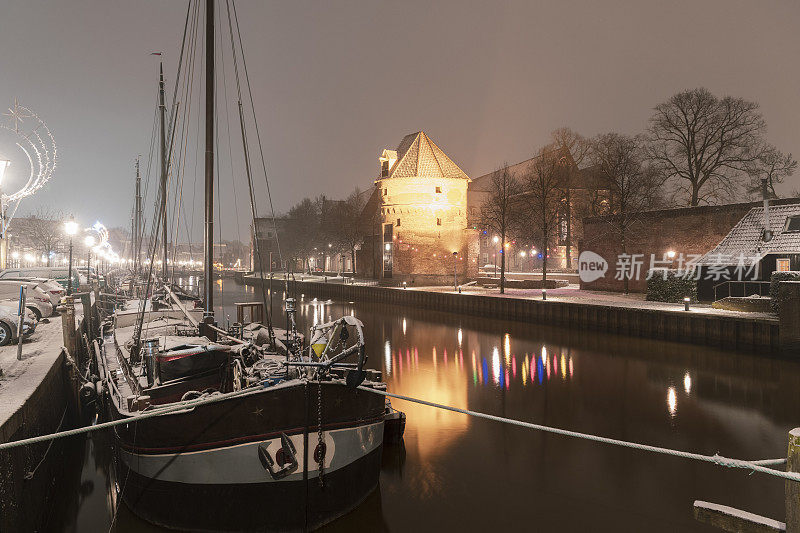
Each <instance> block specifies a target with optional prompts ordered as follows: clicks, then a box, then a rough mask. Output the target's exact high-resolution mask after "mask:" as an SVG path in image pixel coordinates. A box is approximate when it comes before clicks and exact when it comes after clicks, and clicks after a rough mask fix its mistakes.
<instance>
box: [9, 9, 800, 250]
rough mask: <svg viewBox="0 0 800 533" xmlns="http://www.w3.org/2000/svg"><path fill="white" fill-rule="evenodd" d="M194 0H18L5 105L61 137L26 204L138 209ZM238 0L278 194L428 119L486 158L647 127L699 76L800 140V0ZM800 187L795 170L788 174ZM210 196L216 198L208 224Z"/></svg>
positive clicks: (290, 193) (773, 136)
mask: <svg viewBox="0 0 800 533" xmlns="http://www.w3.org/2000/svg"><path fill="white" fill-rule="evenodd" d="M186 5H187V2H186V1H185V0H158V1H156V0H126V1H121V0H118V1H108V0H70V1H61V0H50V1H41V0H4V1H3V8H2V17H0V51H2V53H0V81H1V82H0V109H5V107H7V106H8V105H10V104H11V103H12V102H13V98H14V97H15V96H16V97H18V98H19V99H20V102H21V103H22V104H24V105H27V106H29V107H31V108H32V109H34V110H35V111H37V112H38V113H39V114H40V115H41V116H42V117H43V118H44V119H45V120H46V122H47V123H48V125H49V126H50V128H51V130H52V131H53V133H54V135H55V138H56V141H57V143H58V146H59V157H60V159H59V166H58V169H57V171H56V173H55V175H54V177H53V179H52V181H51V183H50V184H49V185H48V186H47V188H46V189H45V190H44V191H42V192H40V193H38V194H37V195H36V196H35V197H33V198H30V199H27V200H25V201H24V202H23V204H22V206H21V207H20V211H21V212H23V213H24V212H28V211H33V210H35V209H36V208H37V207H38V206H39V205H50V206H52V207H54V208H57V209H61V210H64V211H66V212H72V213H74V214H75V216H76V218H78V219H79V220H81V221H82V222H85V223H90V222H93V221H94V220H95V219H99V220H101V221H103V222H104V223H105V224H106V225H108V226H115V225H122V226H126V227H127V226H128V225H129V223H130V219H129V217H130V210H131V204H132V190H133V161H134V159H135V157H136V155H137V154H144V155H146V154H147V153H148V150H149V143H150V133H151V127H152V119H153V108H154V107H153V106H154V104H155V83H156V75H157V69H158V64H157V58H155V57H154V56H150V55H149V53H150V52H151V51H154V50H163V51H164V53H165V61H166V71H167V79H168V83H172V82H174V71H175V66H176V58H177V55H178V47H179V44H180V38H181V32H182V29H183V20H184V16H185V13H186ZM237 6H238V11H239V16H240V22H241V24H242V26H241V31H242V34H243V38H244V44H245V52H246V54H247V59H248V67H249V70H250V75H251V82H252V87H253V92H254V98H255V103H256V110H257V113H258V117H259V122H260V126H261V129H262V139H263V148H264V152H265V157H266V160H267V165H268V170H269V173H270V176H271V183H272V187H273V192H274V195H275V200H276V208H277V209H278V210H285V209H286V208H288V206H289V205H290V204H291V203H293V202H296V201H297V200H299V199H300V198H302V197H303V196H314V195H317V194H320V193H325V194H327V195H329V196H333V197H343V196H345V195H347V194H348V193H349V192H350V191H351V190H352V189H353V188H354V187H355V186H356V185H358V186H360V187H361V188H362V189H363V188H367V187H370V186H372V180H373V179H374V177H375V176H376V173H377V168H378V167H377V156H378V154H379V152H380V150H381V149H383V148H394V147H396V145H397V144H398V142H399V141H400V139H401V138H402V137H403V136H404V135H405V134H407V133H411V132H414V131H417V130H420V129H422V130H425V131H426V132H427V133H428V134H429V135H430V136H431V138H432V139H433V140H434V141H435V142H436V143H437V144H439V146H441V147H442V148H443V149H444V151H445V152H446V153H447V154H448V155H450V157H451V158H453V160H454V161H455V162H456V163H457V164H458V165H459V166H461V167H462V168H463V169H464V170H465V171H466V172H467V174H469V175H470V176H472V177H477V176H480V175H481V174H484V173H486V172H488V171H491V170H492V169H494V168H495V167H496V166H497V165H499V164H501V163H502V162H503V161H507V162H509V163H514V162H517V161H520V160H523V159H526V158H528V157H531V155H533V153H534V152H535V151H536V149H537V148H538V147H540V146H541V145H542V144H543V143H545V142H546V141H547V139H548V136H549V133H550V131H552V130H553V129H555V128H558V127H560V126H570V127H572V128H573V129H575V130H577V131H578V132H580V133H583V134H585V135H588V136H592V135H595V134H598V133H601V132H607V131H612V130H613V131H620V132H625V133H638V132H640V131H642V130H643V129H644V128H645V126H646V123H647V119H648V117H649V116H650V114H651V110H652V107H653V106H654V105H656V104H658V103H659V102H661V101H663V100H665V99H666V98H668V97H669V96H670V95H672V94H674V93H675V92H677V91H680V90H683V89H687V88H693V87H698V86H705V87H707V88H708V89H710V90H711V91H712V92H713V93H715V94H717V95H723V94H731V95H734V96H741V97H744V98H747V99H751V100H755V101H757V102H759V103H760V104H761V107H762V112H763V114H764V116H765V118H766V120H767V123H768V127H769V129H768V140H769V141H771V142H772V143H774V144H775V145H777V146H778V148H779V149H781V150H783V151H790V152H793V153H794V154H795V156H800V128H799V127H798V124H799V122H798V118H799V116H798V114H799V113H800V68H798V58H800V37H798V33H797V28H798V27H799V26H800V2H794V1H793V2H757V1H751V2H744V1H741V2H737V1H732V0H719V1H702V0H691V1H671V2H664V1H653V2H648V1H645V0H630V1H622V0H618V1H611V0H602V1H586V2H577V1H575V2H572V1H568V0H547V1H546V0H539V1H536V2H534V1H529V2H499V1H487V2H468V1H464V0H456V1H434V2H416V1H410V0H403V1H391V2H376V1H373V0H369V1H367V0H365V1H360V2H354V1H347V2H345V1H313V2H304V1H280V2H274V1H262V0H238V2H237ZM228 68H230V66H228ZM229 90H230V88H229ZM233 126H236V127H238V124H237V125H233ZM4 149H5V150H6V151H7V147H3V146H0V152H2V151H3V150H4ZM189 164H193V163H191V162H190V163H189ZM200 166H201V167H202V163H201V164H200ZM227 179H229V178H226V181H225V183H224V185H223V186H222V189H223V193H222V198H221V206H222V212H223V215H222V219H221V222H222V232H223V236H224V237H227V238H236V237H237V235H239V234H241V237H242V238H243V239H246V235H247V224H248V216H247V213H248V209H247V208H246V205H247V204H246V203H245V197H244V196H243V195H242V193H243V192H244V190H245V189H244V185H243V183H244V182H243V181H238V182H237V183H241V184H242V185H239V188H238V190H237V192H238V193H239V198H238V199H237V204H236V206H237V207H238V215H239V216H238V217H237V211H236V209H235V208H234V199H233V195H232V187H230V186H229V184H228V182H227ZM236 180H241V176H238V177H237V178H236ZM192 183H193V182H192V181H191V179H190V180H189V181H188V182H185V187H186V188H191V187H192V185H191V184H192ZM197 183H200V181H198V182H197ZM798 187H800V180H798V176H795V177H794V178H792V183H788V184H786V185H785V186H784V187H783V190H792V189H797V188H798ZM201 194H202V191H200V190H198V192H197V197H196V201H199V197H200V195H201ZM187 198H188V195H187ZM260 204H261V205H262V206H264V207H265V206H266V202H265V201H263V200H260ZM263 210H264V209H262V211H263ZM201 216H202V212H201V210H200V209H199V207H198V208H197V209H196V215H195V222H194V234H195V237H197V236H199V235H200V234H201V224H200V220H201ZM237 218H238V222H237Z"/></svg>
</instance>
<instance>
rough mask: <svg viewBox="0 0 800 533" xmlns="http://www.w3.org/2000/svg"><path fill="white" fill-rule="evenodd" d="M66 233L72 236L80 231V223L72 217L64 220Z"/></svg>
mask: <svg viewBox="0 0 800 533" xmlns="http://www.w3.org/2000/svg"><path fill="white" fill-rule="evenodd" d="M64 233H66V234H67V235H69V236H70V237H72V236H73V235H75V234H76V233H78V223H77V222H75V221H74V220H72V219H71V218H70V219H69V220H67V221H66V222H64Z"/></svg>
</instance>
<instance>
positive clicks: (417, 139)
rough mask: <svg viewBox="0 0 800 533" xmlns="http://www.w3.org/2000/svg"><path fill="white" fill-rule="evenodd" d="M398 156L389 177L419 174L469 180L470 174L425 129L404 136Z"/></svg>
mask: <svg viewBox="0 0 800 533" xmlns="http://www.w3.org/2000/svg"><path fill="white" fill-rule="evenodd" d="M397 157H398V160H397V162H396V163H395V164H394V165H393V166H392V168H391V170H390V171H389V176H388V178H407V177H417V176H419V177H431V178H461V179H465V180H469V176H467V174H466V173H465V172H464V171H463V170H461V169H460V168H459V167H458V165H456V164H455V163H453V161H452V159H450V158H449V157H447V155H446V154H445V153H444V152H443V151H442V149H441V148H439V147H438V146H436V143H434V142H433V141H432V140H431V139H430V138H429V137H428V136H427V135H425V132H424V131H418V132H416V133H412V134H410V135H406V136H405V137H403V140H402V141H400V145H399V146H398V147H397Z"/></svg>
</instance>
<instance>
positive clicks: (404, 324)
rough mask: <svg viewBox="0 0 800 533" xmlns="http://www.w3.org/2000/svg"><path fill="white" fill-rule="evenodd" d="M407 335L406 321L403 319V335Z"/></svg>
mask: <svg viewBox="0 0 800 533" xmlns="http://www.w3.org/2000/svg"><path fill="white" fill-rule="evenodd" d="M405 334H406V319H405V318H404V319H403V335H405Z"/></svg>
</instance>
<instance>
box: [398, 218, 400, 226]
mask: <svg viewBox="0 0 800 533" xmlns="http://www.w3.org/2000/svg"><path fill="white" fill-rule="evenodd" d="M397 225H398V226H399V225H400V219H399V218H398V219H397Z"/></svg>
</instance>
